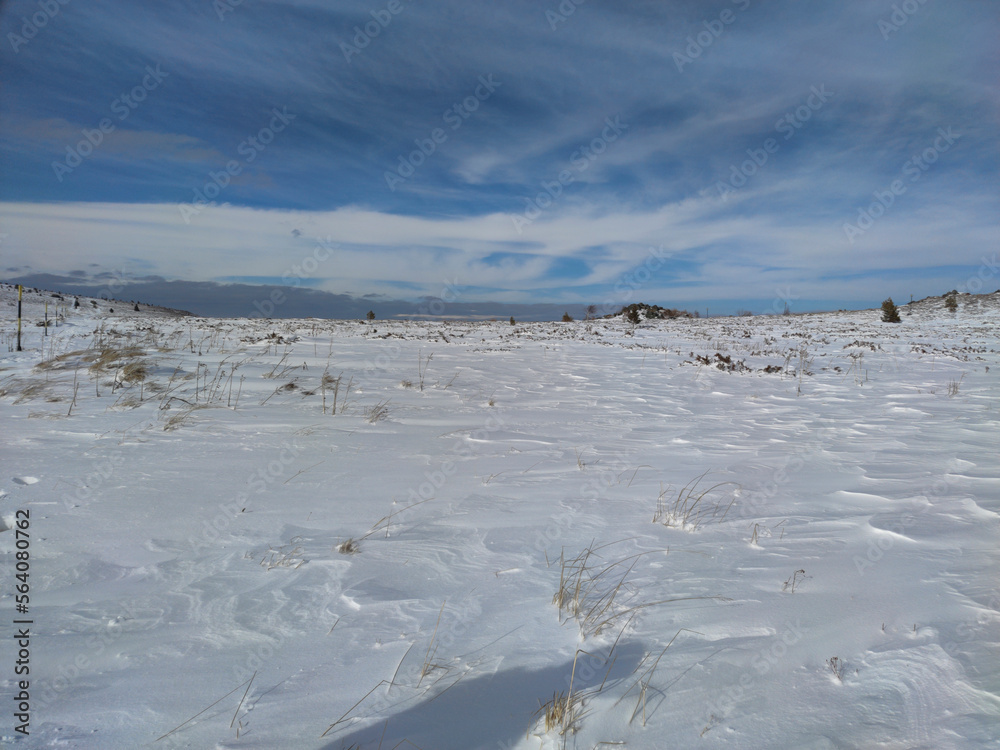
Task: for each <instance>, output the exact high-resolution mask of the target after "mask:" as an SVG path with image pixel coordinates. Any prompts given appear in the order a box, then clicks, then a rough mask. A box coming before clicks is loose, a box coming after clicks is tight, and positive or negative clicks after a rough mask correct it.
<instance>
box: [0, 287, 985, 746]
mask: <svg viewBox="0 0 1000 750" xmlns="http://www.w3.org/2000/svg"><path fill="white" fill-rule="evenodd" d="M994 297H996V295H992V296H989V297H984V298H973V299H970V301H969V302H968V303H967V304H966V306H965V307H964V309H962V310H960V311H959V313H958V315H957V316H953V317H949V316H947V315H945V314H944V313H943V312H937V311H936V310H935V309H932V308H931V306H930V305H929V304H928V305H922V303H918V304H917V305H915V306H913V309H912V310H911V311H910V312H911V314H910V315H909V316H906V315H905V314H904V322H903V323H902V324H899V325H896V326H889V325H885V324H881V323H879V322H878V319H877V313H876V312H873V311H867V312H858V313H830V314H823V315H804V316H782V317H770V318H752V319H742V318H741V319H732V318H729V319H707V320H677V321H662V322H645V323H642V324H640V326H638V327H637V328H636V329H635V330H634V331H632V330H631V329H630V327H629V326H628V325H627V324H623V323H622V322H620V321H604V320H601V321H593V322H584V321H579V322H576V323H573V324H554V323H532V324H525V325H516V326H510V325H509V324H507V323H491V322H482V323H467V322H403V321H375V322H374V323H373V324H370V325H369V324H365V323H360V322H354V321H312V320H296V321H263V320H258V321H250V320H206V319H197V318H194V319H192V318H176V319H175V318H171V317H169V316H165V315H158V316H154V315H145V314H131V313H126V314H123V315H118V314H116V315H114V316H109V315H107V314H105V313H104V312H103V311H96V312H95V311H94V310H93V308H92V309H91V310H87V309H86V306H84V309H83V310H81V311H77V313H73V312H72V311H70V312H69V314H67V316H66V318H65V320H64V321H63V322H62V324H61V325H60V326H59V327H58V328H53V329H50V334H52V335H50V336H49V337H47V338H48V339H49V340H47V341H42V340H41V338H42V337H41V336H40V331H39V330H37V329H36V330H32V331H31V335H30V336H29V337H28V338H27V343H28V346H26V350H25V351H22V352H6V353H5V354H4V355H3V356H4V358H3V362H2V363H0V367H3V370H2V371H0V393H2V397H0V398H2V403H3V410H4V414H5V420H4V422H5V430H4V431H5V435H7V436H9V439H7V440H5V447H4V458H5V460H4V465H5V467H6V473H5V475H4V476H3V477H2V478H0V487H2V488H3V493H4V494H3V495H2V496H0V516H2V517H3V518H4V519H5V520H4V525H5V526H7V525H9V524H8V521H7V519H8V517H13V513H14V510H15V509H17V508H30V509H31V515H32V527H31V528H32V547H31V554H32V578H31V580H32V608H31V612H32V616H33V618H34V619H35V622H36V625H35V626H34V627H35V630H34V634H35V635H34V641H33V667H32V683H33V701H34V706H33V724H32V730H33V731H32V735H31V736H30V738H20V737H14V734H13V732H12V731H10V730H7V729H5V730H4V732H3V733H4V736H5V740H4V741H5V742H11V743H16V744H15V746H17V744H20V745H21V746H24V747H59V746H64V747H74V748H90V747H93V748H136V747H156V748H163V747H178V748H180V747H190V748H208V747H212V748H275V747H289V748H292V747H294V748H323V749H324V750H325V749H329V750H337V749H340V748H351V747H363V748H375V747H379V746H381V747H385V748H392V747H397V746H399V747H411V746H417V747H420V748H422V749H423V750H429V749H430V748H491V749H495V748H500V747H504V748H537V747H564V746H565V747H579V748H588V749H589V748H593V747H602V748H606V747H616V746H622V747H628V748H662V747H705V748H722V747H726V748H732V747H740V748H743V747H768V748H780V747H787V748H841V747H866V748H867V747H881V748H932V747H933V748H969V747H997V744H996V743H997V739H996V738H997V732H996V727H997V725H998V718H1000V698H998V695H1000V661H998V659H997V656H996V654H997V648H998V644H1000V589H998V588H997V584H996V580H997V578H996V571H997V561H998V552H997V550H998V546H997V531H998V518H1000V517H998V513H1000V474H998V468H1000V461H998V455H997V445H998V441H997V435H998V430H997V428H998V426H1000V424H998V423H1000V411H998V401H997V395H998V390H997V386H996V373H997V360H998V353H997V351H998V345H997V329H996V326H995V323H994V321H995V320H996V309H997V305H996V300H995V299H994ZM906 311H907V310H906V308H904V313H905V312H906ZM3 325H4V329H3V330H4V335H5V336H8V337H9V331H10V330H11V323H10V319H9V317H6V318H5V319H4V324H3ZM42 344H44V350H43V348H42ZM726 358H728V360H729V361H728V362H727V361H726ZM706 361H707V364H706ZM739 363H742V365H739ZM767 367H770V368H773V370H772V371H771V372H766V371H765V368H767ZM130 368H131V369H130ZM730 369H732V370H733V371H729V370H730ZM324 373H325V374H326V375H327V378H326V379H325V380H326V384H325V385H324V377H323V376H324ZM337 378H340V381H339V385H337V386H336V388H337V406H336V413H332V409H333V393H332V391H333V389H334V387H335V382H336V379H337ZM348 384H349V387H348ZM421 385H422V387H421ZM324 391H325V394H324ZM98 394H99V395H98ZM74 396H75V399H74ZM324 399H325V400H324ZM324 404H325V408H324ZM699 478H701V479H700V480H699ZM693 482H698V483H697V484H692V483H693ZM715 485H718V486H715ZM713 486H715V488H714V489H712V490H711V491H709V492H707V493H706V494H705V495H704V496H702V497H701V499H700V501H699V503H698V505H696V506H695V507H694V510H693V511H692V512H691V513H689V514H688V518H687V520H688V524H687V526H686V527H683V526H679V525H678V522H679V520H683V519H678V518H677V517H676V515H675V517H674V518H673V519H672V522H671V523H670V524H669V525H668V524H665V523H664V522H663V521H664V520H665V518H664V516H663V514H661V515H660V517H659V521H658V522H654V520H653V519H654V516H656V515H657V507H658V502H659V504H660V507H661V508H673V505H672V503H673V502H675V501H676V500H678V498H679V496H682V493H683V492H684V488H685V487H688V488H692V487H693V489H694V494H693V495H690V496H689V498H688V506H690V502H691V501H693V500H694V499H696V498H698V497H699V493H700V492H702V491H704V490H706V489H708V488H711V487H713ZM684 507H685V506H684V504H683V503H682V504H680V505H678V506H677V509H683V508H684ZM693 522H697V524H696V525H695V523H693ZM349 540H350V541H353V542H354V543H355V544H356V551H355V552H354V553H353V554H351V553H344V552H340V551H338V549H337V548H338V546H340V545H342V544H343V543H345V542H347V541H349ZM0 550H2V552H3V555H4V557H3V559H4V575H5V576H6V577H7V580H10V577H12V576H13V572H12V567H13V566H12V561H13V557H12V555H13V542H12V539H11V532H10V531H4V532H2V533H0ZM588 550H589V553H588ZM8 571H9V572H8ZM560 591H562V592H563V594H564V596H563V598H562V602H563V607H562V608H560V607H559V606H558V605H557V603H554V597H556V596H557V594H558V593H559V592H560ZM11 600H12V597H11V595H10V594H9V588H8V587H5V588H4V593H3V595H2V598H0V606H2V607H4V608H8V607H9V609H8V610H7V611H8V612H10V611H13V605H12V603H9V602H11ZM574 612H575V613H576V614H574ZM0 670H3V671H0V678H2V679H3V680H4V682H3V683H2V684H3V691H4V692H5V693H6V692H7V691H13V687H14V686H13V682H12V680H11V678H12V677H13V674H12V668H11V667H10V666H9V664H0ZM248 687H249V689H248ZM554 696H558V697H556V698H555V702H556V704H558V703H559V702H560V701H562V702H564V703H565V705H567V706H569V707H570V708H571V709H573V711H574V712H575V713H574V714H573V716H572V717H571V718H572V719H573V721H571V722H570V723H571V724H572V727H571V728H570V729H567V731H565V732H563V733H560V730H561V729H562V728H561V727H558V726H557V727H552V728H550V729H549V730H548V731H546V730H545V719H544V715H543V714H544V711H543V712H542V714H540V713H539V709H540V706H542V705H543V704H546V703H548V702H552V701H553V700H554ZM220 699H222V700H220ZM216 701H218V703H216ZM189 720H190V721H189ZM163 735H166V736H165V737H163ZM161 737H162V739H158V738H161ZM600 743H606V744H600ZM607 743H624V744H623V745H615V744H607Z"/></svg>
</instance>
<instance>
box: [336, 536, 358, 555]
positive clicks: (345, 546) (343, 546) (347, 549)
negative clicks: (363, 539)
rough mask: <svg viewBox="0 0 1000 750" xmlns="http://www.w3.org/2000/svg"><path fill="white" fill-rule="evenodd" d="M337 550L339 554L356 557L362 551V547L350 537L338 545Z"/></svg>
mask: <svg viewBox="0 0 1000 750" xmlns="http://www.w3.org/2000/svg"><path fill="white" fill-rule="evenodd" d="M336 549H337V552H339V553H340V554H342V555H356V554H358V553H359V552H360V551H361V546H360V545H359V544H358V543H357V542H356V541H354V540H353V539H351V538H350V537H348V538H347V539H345V540H344V541H342V542H341V543H340V544H338V545H337V547H336Z"/></svg>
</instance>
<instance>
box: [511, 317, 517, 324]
mask: <svg viewBox="0 0 1000 750" xmlns="http://www.w3.org/2000/svg"><path fill="white" fill-rule="evenodd" d="M510 324H511V325H516V323H515V322H514V316H513V315H511V316H510Z"/></svg>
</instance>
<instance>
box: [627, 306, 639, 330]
mask: <svg viewBox="0 0 1000 750" xmlns="http://www.w3.org/2000/svg"><path fill="white" fill-rule="evenodd" d="M625 320H627V321H628V322H629V323H631V324H632V326H633V327H634V326H637V325H639V308H637V307H629V308H628V310H626V311H625Z"/></svg>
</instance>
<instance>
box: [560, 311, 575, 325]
mask: <svg viewBox="0 0 1000 750" xmlns="http://www.w3.org/2000/svg"><path fill="white" fill-rule="evenodd" d="M562 322H563V323H572V322H573V316H572V315H570V314H569V313H568V312H564V313H563V316H562Z"/></svg>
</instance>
